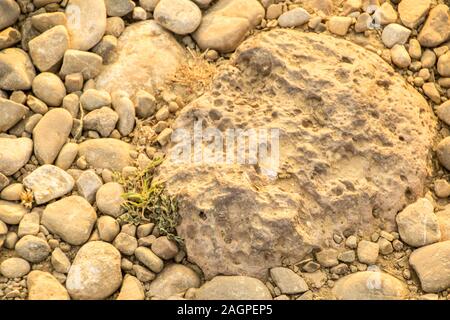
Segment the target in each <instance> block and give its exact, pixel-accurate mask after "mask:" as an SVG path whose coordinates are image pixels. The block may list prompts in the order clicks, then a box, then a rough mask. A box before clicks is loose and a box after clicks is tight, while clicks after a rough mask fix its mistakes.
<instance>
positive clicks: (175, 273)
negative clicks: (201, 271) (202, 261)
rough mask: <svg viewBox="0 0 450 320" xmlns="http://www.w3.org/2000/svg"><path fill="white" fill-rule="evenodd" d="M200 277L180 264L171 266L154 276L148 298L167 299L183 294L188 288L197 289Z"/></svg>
mask: <svg viewBox="0 0 450 320" xmlns="http://www.w3.org/2000/svg"><path fill="white" fill-rule="evenodd" d="M199 286H200V277H199V276H198V275H197V273H195V271H193V270H192V269H191V268H188V267H186V266H184V265H181V264H171V265H168V266H167V267H165V268H164V270H163V271H162V272H161V273H159V274H158V275H157V276H156V279H155V280H154V281H152V283H151V284H150V287H149V290H148V294H149V296H150V297H157V298H159V299H167V298H169V297H170V296H173V295H176V294H180V293H184V292H186V290H188V289H189V288H198V287H199Z"/></svg>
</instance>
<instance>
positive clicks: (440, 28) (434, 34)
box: [417, 4, 450, 48]
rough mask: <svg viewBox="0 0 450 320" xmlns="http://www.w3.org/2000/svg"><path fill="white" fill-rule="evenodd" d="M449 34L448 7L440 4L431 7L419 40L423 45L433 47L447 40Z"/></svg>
mask: <svg viewBox="0 0 450 320" xmlns="http://www.w3.org/2000/svg"><path fill="white" fill-rule="evenodd" d="M449 34H450V25H449V20H448V7H447V6H446V5H444V4H439V5H437V6H436V7H434V8H433V9H431V11H430V13H429V15H428V18H427V20H426V21H425V24H424V26H423V27H422V30H421V31H420V33H419V36H418V37H417V40H419V42H420V44H421V45H422V46H423V47H427V48H432V47H436V46H438V45H440V44H441V43H442V42H444V41H446V40H447V39H448V36H449Z"/></svg>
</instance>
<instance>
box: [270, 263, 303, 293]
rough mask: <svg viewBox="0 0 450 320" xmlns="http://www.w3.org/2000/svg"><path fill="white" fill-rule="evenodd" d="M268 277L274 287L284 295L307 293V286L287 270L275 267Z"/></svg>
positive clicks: (296, 275) (300, 278)
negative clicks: (273, 283)
mask: <svg viewBox="0 0 450 320" xmlns="http://www.w3.org/2000/svg"><path fill="white" fill-rule="evenodd" d="M270 276H271V278H272V280H273V281H274V282H275V284H276V286H277V287H278V288H279V289H280V290H281V293H284V294H297V293H303V292H306V291H308V285H307V284H306V282H305V280H303V279H302V277H300V276H299V275H298V274H296V273H295V272H294V271H292V270H291V269H288V268H283V267H276V268H272V269H270Z"/></svg>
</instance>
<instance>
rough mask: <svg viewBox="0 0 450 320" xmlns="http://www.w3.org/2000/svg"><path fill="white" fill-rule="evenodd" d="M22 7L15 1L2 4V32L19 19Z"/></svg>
mask: <svg viewBox="0 0 450 320" xmlns="http://www.w3.org/2000/svg"><path fill="white" fill-rule="evenodd" d="M19 15H20V7H19V5H18V4H17V2H16V1H14V0H3V1H1V2H0V30H3V29H5V28H6V27H9V26H12V25H13V24H14V23H15V22H16V21H17V19H19Z"/></svg>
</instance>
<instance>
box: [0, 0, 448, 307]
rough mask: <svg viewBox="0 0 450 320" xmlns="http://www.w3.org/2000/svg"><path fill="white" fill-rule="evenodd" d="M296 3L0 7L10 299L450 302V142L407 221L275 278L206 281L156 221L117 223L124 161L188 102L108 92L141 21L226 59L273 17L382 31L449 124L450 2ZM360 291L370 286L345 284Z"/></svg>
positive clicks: (392, 53)
mask: <svg viewBox="0 0 450 320" xmlns="http://www.w3.org/2000/svg"><path fill="white" fill-rule="evenodd" d="M295 2H296V1H277V0H261V1H257V0H219V1H217V2H213V1H211V0H193V1H190V0H176V1H175V0H140V1H131V0H115V1H114V0H104V1H103V0H96V1H88V0H84V1H83V0H17V1H14V0H3V1H2V2H1V3H0V248H2V256H1V257H0V275H1V276H0V299H61V300H62V299H70V298H72V299H106V298H112V299H134V300H139V299H141V300H143V299H218V298H230V299H272V298H275V299H321V298H324V297H325V298H328V297H334V298H336V297H337V298H340V299H346V298H368V297H372V298H374V297H376V296H374V295H376V294H379V296H378V298H398V299H405V298H417V297H419V298H421V299H449V298H450V296H449V295H450V291H449V289H448V288H449V287H450V277H449V275H450V272H449V270H448V265H449V264H448V259H449V256H450V231H449V230H450V229H449V228H450V223H449V221H450V220H449V219H450V218H449V213H448V212H450V209H446V207H445V204H446V199H447V198H448V197H449V196H450V184H449V183H448V182H447V180H446V179H445V176H446V173H445V172H446V171H445V170H450V138H445V139H443V140H442V141H441V142H440V143H439V145H438V147H437V150H436V152H437V158H438V160H439V162H440V163H441V164H442V166H443V168H442V169H440V171H439V172H438V176H439V177H440V179H438V180H436V181H435V182H434V193H433V194H431V193H430V194H429V195H428V196H427V197H426V198H422V199H419V200H417V202H415V203H413V204H411V205H410V206H408V207H407V208H405V209H404V210H403V211H402V212H400V213H399V214H398V217H397V223H398V233H395V232H394V233H392V232H387V231H384V230H380V231H379V232H377V233H375V234H372V235H364V234H358V233H354V232H350V233H349V234H342V235H341V234H336V235H335V236H334V238H333V239H330V243H329V247H328V248H322V249H321V250H318V251H317V252H314V253H313V254H311V256H310V257H307V258H306V259H305V260H303V261H286V263H285V265H283V266H280V267H276V268H273V269H271V270H270V271H269V280H268V281H267V282H266V283H265V284H264V283H263V282H261V281H260V280H258V279H253V278H249V277H245V276H218V277H215V278H213V279H212V280H211V281H208V282H206V283H203V279H202V277H201V270H199V269H198V268H197V267H196V266H194V265H191V264H189V262H188V259H187V257H186V253H185V252H184V251H183V249H182V248H180V247H179V245H178V244H177V243H175V242H174V241H172V240H170V239H168V238H167V237H165V236H161V234H160V232H159V230H158V229H157V228H155V226H154V225H153V224H152V223H143V224H141V225H139V226H135V225H132V224H127V223H124V222H123V221H122V220H121V219H119V217H120V216H121V215H122V214H123V213H124V212H123V208H122V206H121V205H122V203H123V199H122V197H121V195H122V193H123V187H122V186H121V185H120V184H118V183H116V182H114V181H113V173H114V172H115V171H118V172H121V174H122V176H124V177H127V176H132V175H134V174H136V173H137V172H138V171H139V170H141V169H143V168H145V167H146V166H147V165H148V164H149V163H150V162H151V161H152V159H154V158H156V157H160V156H161V155H163V149H162V147H164V146H165V145H166V144H167V143H168V142H169V141H170V136H171V133H172V130H171V129H170V126H171V123H172V121H173V119H174V117H175V116H176V114H177V112H178V111H179V110H180V109H181V108H182V107H183V105H184V104H185V102H186V101H184V100H183V98H182V97H179V96H177V95H175V94H173V93H172V92H171V91H170V90H162V91H161V92H158V93H157V94H151V93H149V92H146V91H139V92H138V93H137V94H136V96H135V97H129V96H128V94H127V93H126V92H123V91H115V92H111V93H109V92H106V91H102V90H97V89H96V84H95V80H94V78H95V77H96V76H97V75H98V74H99V73H100V71H101V68H102V65H103V64H107V63H108V62H109V60H110V57H111V55H112V54H113V53H114V50H115V48H116V46H117V41H118V37H120V35H121V33H122V32H123V30H124V28H125V26H126V25H128V24H130V23H133V22H138V21H143V20H152V19H154V20H155V21H157V22H158V23H159V24H161V25H162V26H163V27H164V28H166V29H167V30H169V31H171V32H172V33H174V34H176V35H179V36H180V38H181V42H182V43H183V44H184V45H185V46H186V47H189V48H191V49H195V50H197V51H199V52H206V53H205V58H206V59H208V60H209V61H220V60H223V59H227V58H228V57H229V55H230V54H231V53H232V52H233V51H234V50H235V49H236V48H237V46H238V45H239V44H240V43H241V42H242V40H243V39H244V38H245V37H247V36H249V35H251V34H252V33H254V32H260V31H264V30H267V29H270V28H277V27H282V28H297V29H300V30H304V31H305V32H329V33H332V34H334V35H336V36H341V37H344V36H348V37H350V36H352V35H355V34H357V35H362V36H365V37H367V38H371V37H376V38H377V39H378V40H379V42H380V43H382V44H383V45H384V49H376V48H375V47H373V46H371V45H370V46H367V48H368V49H369V50H373V51H376V52H377V53H379V54H380V55H381V56H382V57H383V58H384V59H385V60H386V61H388V62H389V63H391V64H392V65H393V66H395V67H396V68H397V69H398V71H399V72H400V73H401V74H403V75H404V76H405V77H406V80H407V81H408V82H409V83H411V84H412V85H414V86H415V87H416V88H417V89H418V90H419V91H420V92H422V93H423V94H424V96H426V97H427V98H428V100H429V101H430V103H431V104H432V105H433V107H434V110H435V112H436V115H437V116H438V117H439V119H440V120H442V130H441V132H442V135H443V136H448V135H449V132H448V128H447V127H446V125H450V104H449V103H448V102H447V100H448V98H450V90H448V89H450V51H449V48H450V44H448V43H447V40H448V38H449V34H450V30H449V23H448V7H447V6H446V5H443V4H439V5H436V3H435V2H432V1H431V0H402V1H390V2H389V1H380V2H381V3H380V2H379V1H378V0H370V1H369V0H347V1H345V2H344V4H343V7H342V8H338V9H339V14H338V15H334V14H336V12H335V10H334V9H335V8H334V7H333V2H332V1H331V0H318V1H313V3H314V8H313V11H311V10H310V11H307V10H305V9H304V8H302V7H301V6H300V5H299V4H298V3H295ZM71 5H78V6H79V7H81V8H85V7H86V6H87V7H88V9H87V11H86V14H87V15H88V13H87V12H93V13H95V14H99V16H95V14H93V15H92V16H89V17H82V19H81V21H79V22H80V23H82V24H87V26H88V27H89V28H88V29H89V30H91V32H90V33H89V34H83V32H81V31H79V30H77V28H76V27H73V26H71V23H72V22H73V21H72V20H73V19H69V18H70V17H68V15H70V14H71V12H72V11H71V10H70V8H71ZM217 8H219V9H217ZM236 8H240V9H241V10H242V12H239V11H238V10H239V9H236ZM374 8H375V9H374ZM244 9H245V10H244ZM227 10H228V11H227ZM233 10H234V11H233ZM244 11H245V12H244ZM179 12H183V13H184V14H183V15H180V14H177V13H179ZM102 15H104V16H105V20H104V21H103V20H102V19H101V17H102ZM374 15H375V16H376V18H375V19H374ZM217 16H219V17H217ZM97 18H98V19H97ZM217 21H219V22H220V27H218V25H216V24H215V23H216V22H217ZM373 22H375V23H378V22H379V24H380V26H378V27H376V28H373V27H372V26H373V25H372V24H371V23H373ZM91 27H92V28H91ZM211 30H214V32H211ZM424 230H425V231H424ZM92 265H95V266H96V267H97V270H99V272H96V273H95V274H93V273H92V272H91V271H90V269H89V266H92ZM366 271H370V272H371V271H380V272H378V273H377V274H380V277H382V281H381V283H382V287H383V286H385V287H383V288H382V289H383V290H375V291H377V292H378V293H374V292H373V291H374V290H373V288H372V289H370V288H369V287H368V286H367V285H363V286H358V284H359V282H361V281H367V275H368V273H366ZM352 276H353V277H352ZM355 276H357V277H355ZM392 276H393V277H392ZM369 277H370V274H369ZM394 277H395V278H394ZM392 278H394V279H392ZM386 283H387V284H386ZM356 287H358V288H361V287H364V288H365V290H366V291H364V290H362V289H361V290H362V291H358V292H353V293H352V294H353V295H346V294H350V293H348V292H349V291H350V292H351V289H352V288H353V289H354V288H356ZM230 288H234V289H236V288H238V290H229V289H230ZM405 288H406V289H405ZM375 289H380V288H375ZM332 290H333V293H331V291H332ZM380 292H381V293H380ZM328 294H329V295H328Z"/></svg>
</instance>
